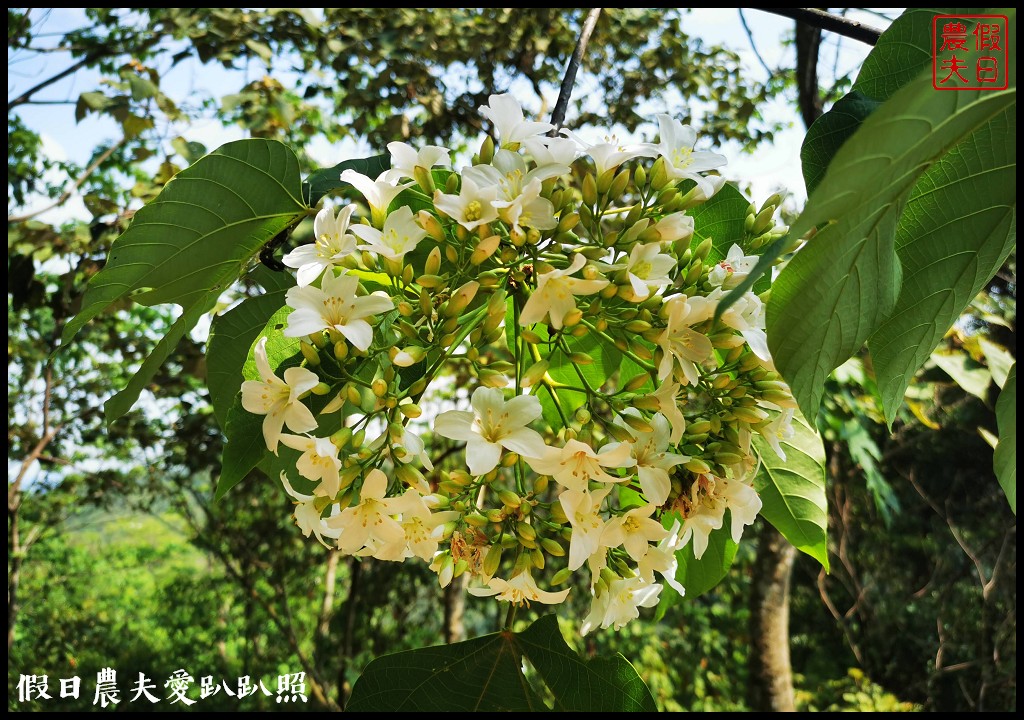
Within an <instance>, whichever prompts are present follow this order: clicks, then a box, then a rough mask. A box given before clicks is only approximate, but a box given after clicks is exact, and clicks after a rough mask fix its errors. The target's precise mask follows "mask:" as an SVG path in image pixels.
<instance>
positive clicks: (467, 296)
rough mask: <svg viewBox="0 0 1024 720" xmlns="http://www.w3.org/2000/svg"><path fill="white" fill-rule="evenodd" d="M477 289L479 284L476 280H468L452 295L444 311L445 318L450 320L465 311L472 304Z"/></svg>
mask: <svg viewBox="0 0 1024 720" xmlns="http://www.w3.org/2000/svg"><path fill="white" fill-rule="evenodd" d="M479 289H480V283H478V282H477V281H476V280H470V281H469V282H467V283H465V284H464V285H462V286H461V287H460V288H459V289H458V290H456V291H455V292H454V293H453V294H452V297H451V299H450V300H449V301H448V306H447V307H446V308H445V311H444V314H445V316H446V317H449V318H452V317H455V316H456V315H458V314H459V313H461V312H462V311H463V310H465V309H466V307H467V306H468V305H469V304H470V303H471V302H473V298H475V297H476V293H477V290H479Z"/></svg>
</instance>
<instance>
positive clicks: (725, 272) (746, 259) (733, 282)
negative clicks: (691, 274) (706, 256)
mask: <svg viewBox="0 0 1024 720" xmlns="http://www.w3.org/2000/svg"><path fill="white" fill-rule="evenodd" d="M758 259H759V258H758V257H757V255H744V254H743V248H741V247H740V246H739V245H736V244H735V243H733V245H732V246H731V247H730V248H729V252H728V253H727V254H726V256H725V258H724V259H723V260H721V261H720V262H719V263H718V264H716V265H715V266H714V267H713V268H711V271H710V272H709V273H708V282H710V283H711V284H712V285H714V286H715V287H720V288H722V289H723V290H732V289H733V288H734V287H736V286H737V285H739V284H740V283H741V282H743V281H744V280H745V279H746V278H747V275H749V274H750V271H751V270H753V269H754V266H755V265H757V261H758Z"/></svg>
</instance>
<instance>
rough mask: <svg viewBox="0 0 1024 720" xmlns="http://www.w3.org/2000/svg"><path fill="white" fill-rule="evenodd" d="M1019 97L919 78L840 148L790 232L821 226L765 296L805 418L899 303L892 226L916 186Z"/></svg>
mask: <svg viewBox="0 0 1024 720" xmlns="http://www.w3.org/2000/svg"><path fill="white" fill-rule="evenodd" d="M1012 73H1013V68H1012V67H1011V76H1012ZM1015 102H1016V89H1015V88H1011V89H1008V90H1004V91H962V92H936V90H935V89H934V88H933V87H932V79H931V76H930V75H921V76H919V77H918V78H917V79H916V80H914V81H912V82H910V83H908V84H907V85H906V86H905V87H904V88H903V89H901V90H899V91H898V92H896V94H894V95H893V96H892V98H890V99H889V100H888V101H887V102H886V103H885V104H884V105H883V106H882V107H881V108H879V109H878V110H877V111H875V112H874V113H873V114H872V115H871V116H870V117H869V118H868V119H867V120H865V121H864V123H863V124H862V125H861V127H860V129H859V130H857V132H856V133H855V134H854V136H853V137H851V138H850V140H848V141H847V142H846V143H845V144H844V145H843V146H842V147H841V148H840V149H839V152H838V153H837V154H836V156H835V158H834V159H833V161H832V163H831V164H830V165H829V169H828V172H827V173H826V175H825V178H824V179H823V180H822V182H821V184H820V185H819V186H818V187H817V189H816V190H815V191H814V193H813V194H812V195H811V197H810V199H809V200H808V203H807V208H806V209H805V210H804V212H803V213H802V214H801V215H800V217H799V218H798V219H797V221H796V222H795V223H794V225H793V227H792V230H791V232H792V235H793V236H795V237H802V236H803V235H804V234H806V233H807V232H808V231H810V230H811V229H813V228H815V227H818V226H823V228H822V229H821V230H820V231H819V232H818V234H817V235H816V237H815V238H814V239H812V240H811V241H810V242H808V244H807V245H806V247H804V248H803V249H802V250H801V251H800V252H798V253H797V254H796V256H795V257H794V258H793V259H792V260H791V261H790V263H789V264H788V265H787V266H786V268H785V269H784V270H783V271H782V273H780V275H779V277H778V278H777V279H776V281H775V283H774V284H773V285H772V295H771V299H770V300H769V303H768V311H767V330H768V344H769V347H770V348H771V351H772V357H773V358H774V360H775V364H776V367H778V369H779V371H780V372H781V373H782V375H783V377H785V378H786V380H787V381H788V382H789V384H790V387H791V388H792V390H793V394H794V396H795V397H796V398H797V401H798V402H799V403H800V407H801V408H802V409H803V411H804V414H805V415H807V416H810V417H814V416H815V415H816V414H817V409H818V405H819V404H820V400H821V394H822V392H823V389H824V383H825V379H826V378H827V377H828V375H829V373H831V372H832V370H834V369H835V368H837V367H838V366H839V365H841V364H842V363H843V362H844V361H845V360H846V359H847V358H849V357H850V356H851V355H853V353H854V352H856V351H857V350H858V349H859V348H860V347H861V346H862V345H863V344H864V342H865V341H866V340H867V339H868V337H869V336H870V335H871V333H872V332H874V331H875V330H876V329H877V328H878V327H879V326H880V325H881V323H882V322H883V321H884V320H885V319H886V318H887V317H888V316H889V314H890V313H891V312H892V310H893V309H894V308H895V306H896V301H897V298H898V294H899V289H900V280H901V278H900V266H899V263H898V261H897V258H896V253H895V246H894V242H895V231H896V224H897V222H898V221H899V218H900V215H901V213H902V211H903V208H904V206H905V205H906V202H907V200H908V199H909V196H910V193H911V191H912V190H913V188H914V185H915V184H916V183H917V181H918V180H919V179H920V177H921V176H922V175H923V174H924V173H925V171H926V170H927V169H928V168H929V167H930V166H931V165H932V164H934V163H935V162H937V161H938V160H939V159H941V158H942V157H943V156H944V155H945V154H946V153H947V152H948V151H949V150H950V149H951V148H952V147H953V146H954V145H956V144H957V143H958V142H960V141H961V140H963V139H964V138H965V137H967V136H969V135H970V134H971V133H973V132H974V131H975V130H976V129H977V128H979V127H980V126H982V125H984V124H985V123H987V122H989V121H990V120H991V119H992V118H994V117H996V116H997V115H999V114H1001V113H1003V112H1005V111H1006V110H1007V109H1008V108H1009V107H1011V106H1012V105H1013V104H1014V103H1015Z"/></svg>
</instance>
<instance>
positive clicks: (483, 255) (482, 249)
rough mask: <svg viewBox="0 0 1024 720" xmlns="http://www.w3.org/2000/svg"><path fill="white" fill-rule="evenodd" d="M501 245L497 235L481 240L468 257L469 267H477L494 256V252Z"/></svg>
mask: <svg viewBox="0 0 1024 720" xmlns="http://www.w3.org/2000/svg"><path fill="white" fill-rule="evenodd" d="M500 244H501V238H500V237H499V236H497V235H491V236H490V237H487V238H484V239H483V240H481V241H480V242H479V243H478V244H477V246H476V249H474V250H473V252H472V254H471V255H470V256H469V263H470V264H471V265H479V264H480V263H482V262H483V261H484V260H486V259H487V258H489V257H490V256H491V255H493V254H494V251H495V250H497V249H498V246H499V245H500Z"/></svg>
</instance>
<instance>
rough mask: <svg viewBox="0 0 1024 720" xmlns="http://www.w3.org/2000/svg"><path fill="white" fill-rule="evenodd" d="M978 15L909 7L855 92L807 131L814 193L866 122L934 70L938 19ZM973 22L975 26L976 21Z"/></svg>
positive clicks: (806, 163)
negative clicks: (899, 92)
mask: <svg viewBox="0 0 1024 720" xmlns="http://www.w3.org/2000/svg"><path fill="white" fill-rule="evenodd" d="M976 12H978V11H977V10H970V9H967V8H909V9H907V10H906V11H905V12H903V14H901V15H900V16H899V17H898V18H896V19H895V20H894V21H893V23H892V24H891V25H890V26H889V28H888V29H887V30H886V31H885V32H884V33H882V36H881V37H880V38H879V39H878V43H877V44H876V45H875V47H874V49H873V50H872V51H871V52H870V53H869V54H868V56H867V58H865V60H864V64H863V65H862V66H861V69H860V72H858V73H857V80H856V81H855V82H854V83H853V87H852V88H850V92H849V93H848V94H847V95H845V96H844V97H842V98H840V99H839V101H838V102H836V103H835V104H834V105H833V106H832V108H831V109H830V110H829V111H828V112H827V113H825V114H824V115H822V116H821V117H819V118H818V119H817V120H816V121H815V122H814V124H813V125H811V127H810V128H809V129H808V130H807V136H806V137H805V138H804V142H803V145H802V146H801V149H800V158H801V162H802V164H803V171H804V182H805V184H806V185H807V194H808V195H810V194H811V192H812V191H813V190H814V189H815V188H816V187H817V185H818V183H819V182H820V181H821V179H822V178H823V177H824V176H825V170H826V169H827V168H828V164H829V162H830V161H831V160H832V158H833V157H834V156H835V154H836V151H837V150H838V149H839V148H840V147H841V146H842V144H843V143H844V142H846V140H848V139H849V138H850V136H851V135H853V133H854V132H856V131H857V128H858V127H860V124H861V123H862V122H863V121H864V119H865V118H866V117H867V116H868V115H870V114H871V113H872V112H874V111H875V110H876V109H878V107H879V106H880V105H881V104H882V103H883V102H884V101H886V100H888V99H889V98H890V97H891V96H892V95H893V93H895V92H896V91H897V90H899V89H900V88H901V87H903V86H904V85H906V84H907V83H908V82H910V81H911V80H913V79H914V78H915V77H916V76H917V75H919V74H920V73H921V72H923V71H924V70H925V68H930V67H931V64H932V62H933V56H932V50H931V47H932V42H933V38H932V28H933V25H934V18H935V16H936V15H938V14H942V15H957V14H967V15H970V14H972V13H976ZM967 24H968V25H970V21H968V23H967ZM968 32H970V29H968Z"/></svg>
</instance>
